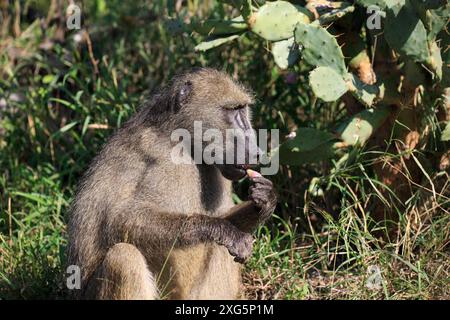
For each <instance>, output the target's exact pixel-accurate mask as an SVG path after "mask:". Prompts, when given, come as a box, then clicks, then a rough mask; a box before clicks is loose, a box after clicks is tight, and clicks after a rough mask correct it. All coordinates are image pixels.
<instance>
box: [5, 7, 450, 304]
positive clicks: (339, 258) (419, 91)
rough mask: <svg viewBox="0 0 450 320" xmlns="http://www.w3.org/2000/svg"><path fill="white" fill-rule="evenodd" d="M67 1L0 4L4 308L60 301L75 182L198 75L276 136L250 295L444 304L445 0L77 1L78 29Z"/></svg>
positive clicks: (447, 267)
mask: <svg viewBox="0 0 450 320" xmlns="http://www.w3.org/2000/svg"><path fill="white" fill-rule="evenodd" d="M374 4H375V5H377V6H378V8H379V9H380V10H381V11H379V12H378V13H379V14H380V15H379V18H380V21H381V26H380V28H373V29H371V28H369V27H368V24H367V20H368V18H370V17H371V13H369V14H368V13H367V12H368V10H367V7H369V6H370V5H374ZM66 7H67V3H66V2H65V1H61V0H52V1H45V0H33V1H31V0H23V1H19V0H15V1H8V0H0V13H1V15H0V21H1V29H0V167H1V168H2V170H1V172H0V299H2V298H3V299H11V298H24V299H31V298H41V299H42V298H44V299H64V298H65V294H64V287H65V280H64V278H63V276H64V270H63V266H64V260H65V257H64V249H65V245H66V229H65V219H66V217H65V214H66V212H67V209H68V206H69V204H70V201H71V199H72V197H73V195H74V190H75V186H76V183H77V181H78V179H79V177H80V175H81V174H82V173H83V171H84V170H86V168H87V166H88V164H89V161H90V160H91V159H92V157H93V156H94V154H95V153H96V151H97V150H99V148H100V147H101V145H102V144H103V143H104V142H105V140H106V139H107V137H108V136H109V135H110V134H111V133H112V131H113V130H114V129H115V128H118V127H120V126H121V124H122V123H123V122H124V121H125V120H126V119H127V118H128V117H129V116H130V115H131V114H132V113H133V112H134V111H135V110H136V109H137V108H138V107H139V105H140V103H141V101H142V99H143V98H144V97H145V95H146V94H149V93H150V92H151V91H152V90H153V89H154V88H156V87H157V86H158V85H159V84H160V83H162V82H164V81H165V80H167V79H169V78H170V77H171V76H172V75H173V74H174V73H176V72H179V71H181V70H183V69H186V68H190V67H192V66H212V67H216V68H218V69H223V70H226V71H227V72H228V73H229V74H231V75H233V76H234V77H236V78H238V79H240V80H241V81H242V82H243V83H245V84H247V85H248V86H249V87H251V88H252V89H253V90H254V92H255V93H256V95H257V98H258V103H257V105H256V106H255V107H254V115H253V118H254V123H255V126H256V127H259V128H268V129H272V128H278V129H280V132H281V135H280V136H281V137H282V140H283V141H282V142H283V144H282V145H281V146H280V147H279V149H277V150H273V152H272V156H273V155H274V154H275V153H277V154H278V155H279V157H280V161H281V167H280V171H279V173H278V174H277V175H276V176H273V177H272V179H273V181H274V184H275V185H276V187H277V191H278V194H279V200H280V201H279V205H278V207H277V210H276V214H275V215H274V216H273V219H272V221H271V222H270V223H269V224H268V225H267V226H264V227H261V228H260V229H259V230H258V233H257V242H256V244H255V247H254V254H253V257H252V259H251V261H250V262H249V263H248V264H247V265H246V268H245V273H244V280H245V290H246V293H247V295H248V297H249V298H251V299H448V298H449V297H450V281H449V279H450V262H449V261H450V259H449V258H450V257H449V239H450V215H449V207H450V206H449V197H450V192H449V190H450V189H449V170H450V169H449V168H450V160H449V151H448V149H449V148H448V147H449V142H448V140H449V139H450V137H449V135H450V134H449V130H450V124H449V120H450V106H449V87H450V85H449V78H448V76H449V69H448V66H449V63H450V61H449V57H450V50H448V44H449V33H448V29H447V25H446V24H447V20H448V16H449V11H448V10H449V5H448V2H447V1H439V0H436V1H427V2H425V3H424V2H422V1H419V0H417V1H416V0H385V1H383V0H376V1H375V0H366V1H364V0H355V1H349V2H348V3H344V2H329V1H325V0H321V1H318V0H312V1H307V2H305V1H291V2H285V1H276V2H267V3H264V1H260V0H258V1H239V0H222V1H212V0H207V1H197V0H187V1H182V0H178V1H171V0H159V1H143V0H141V1H134V2H133V4H131V3H130V2H127V3H124V1H119V0H109V1H105V0H87V1H84V2H83V4H82V5H81V4H80V7H81V17H82V20H81V27H82V28H81V29H80V30H77V29H74V30H69V29H68V28H67V25H66V16H65V10H66ZM372 9H373V7H372ZM369 12H370V11H369ZM372 18H373V16H372ZM375 25H376V23H375ZM294 133H296V134H294ZM285 137H286V138H285ZM247 189H248V185H247V181H245V180H244V181H241V182H239V183H237V184H236V197H235V199H236V201H240V199H244V198H245V196H246V193H247ZM378 280H380V281H378Z"/></svg>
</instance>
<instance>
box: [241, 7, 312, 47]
mask: <svg viewBox="0 0 450 320" xmlns="http://www.w3.org/2000/svg"><path fill="white" fill-rule="evenodd" d="M309 15H310V12H309V11H308V10H307V9H305V8H302V7H299V6H295V5H293V4H292V3H290V2H287V1H275V2H266V3H265V4H264V5H263V6H261V7H260V8H259V10H258V11H257V12H255V13H253V14H252V15H251V16H250V18H249V21H248V23H249V25H250V29H251V30H252V31H253V32H254V33H256V34H257V35H259V36H260V37H262V38H264V39H266V40H270V41H279V40H284V39H288V38H291V37H292V36H293V35H294V29H295V26H296V24H297V23H299V22H300V23H309V22H310V18H309Z"/></svg>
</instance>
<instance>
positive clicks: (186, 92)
mask: <svg viewBox="0 0 450 320" xmlns="http://www.w3.org/2000/svg"><path fill="white" fill-rule="evenodd" d="M191 93H192V82H191V81H186V82H185V83H183V85H182V86H181V88H180V90H179V91H178V99H177V100H178V101H177V102H178V104H179V105H180V106H182V105H183V104H186V103H187V102H188V101H189V98H190V96H191Z"/></svg>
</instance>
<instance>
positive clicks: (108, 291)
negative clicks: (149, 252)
mask: <svg viewBox="0 0 450 320" xmlns="http://www.w3.org/2000/svg"><path fill="white" fill-rule="evenodd" d="M97 274H98V276H97V277H96V279H95V280H96V282H97V285H98V286H99V287H98V289H99V290H98V291H97V292H98V298H100V299H138V300H140V299H156V298H157V297H158V292H157V288H156V282H155V279H154V277H153V274H152V273H151V272H150V270H148V268H147V263H146V260H145V258H144V256H143V255H142V253H141V252H140V251H139V250H138V249H137V248H136V247H135V246H133V245H131V244H128V243H118V244H116V245H114V246H113V247H112V248H110V249H109V250H108V252H107V254H106V256H105V259H104V260H103V263H102V264H101V266H100V269H99V272H98V273H97Z"/></svg>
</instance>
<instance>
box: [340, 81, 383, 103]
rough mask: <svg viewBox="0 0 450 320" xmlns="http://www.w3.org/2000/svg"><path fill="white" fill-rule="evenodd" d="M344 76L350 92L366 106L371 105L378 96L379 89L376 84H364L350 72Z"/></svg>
mask: <svg viewBox="0 0 450 320" xmlns="http://www.w3.org/2000/svg"><path fill="white" fill-rule="evenodd" d="M345 78H346V82H347V87H348V89H349V91H350V92H351V94H352V95H353V96H354V97H355V98H356V99H358V101H359V102H361V103H362V104H363V105H365V106H366V107H370V106H372V104H373V102H374V101H375V99H376V98H377V97H379V95H380V89H379V88H378V87H377V86H376V85H368V84H365V83H364V82H362V81H361V80H360V79H359V78H358V77H357V76H356V75H354V74H352V73H349V74H347V75H346V76H345Z"/></svg>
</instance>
